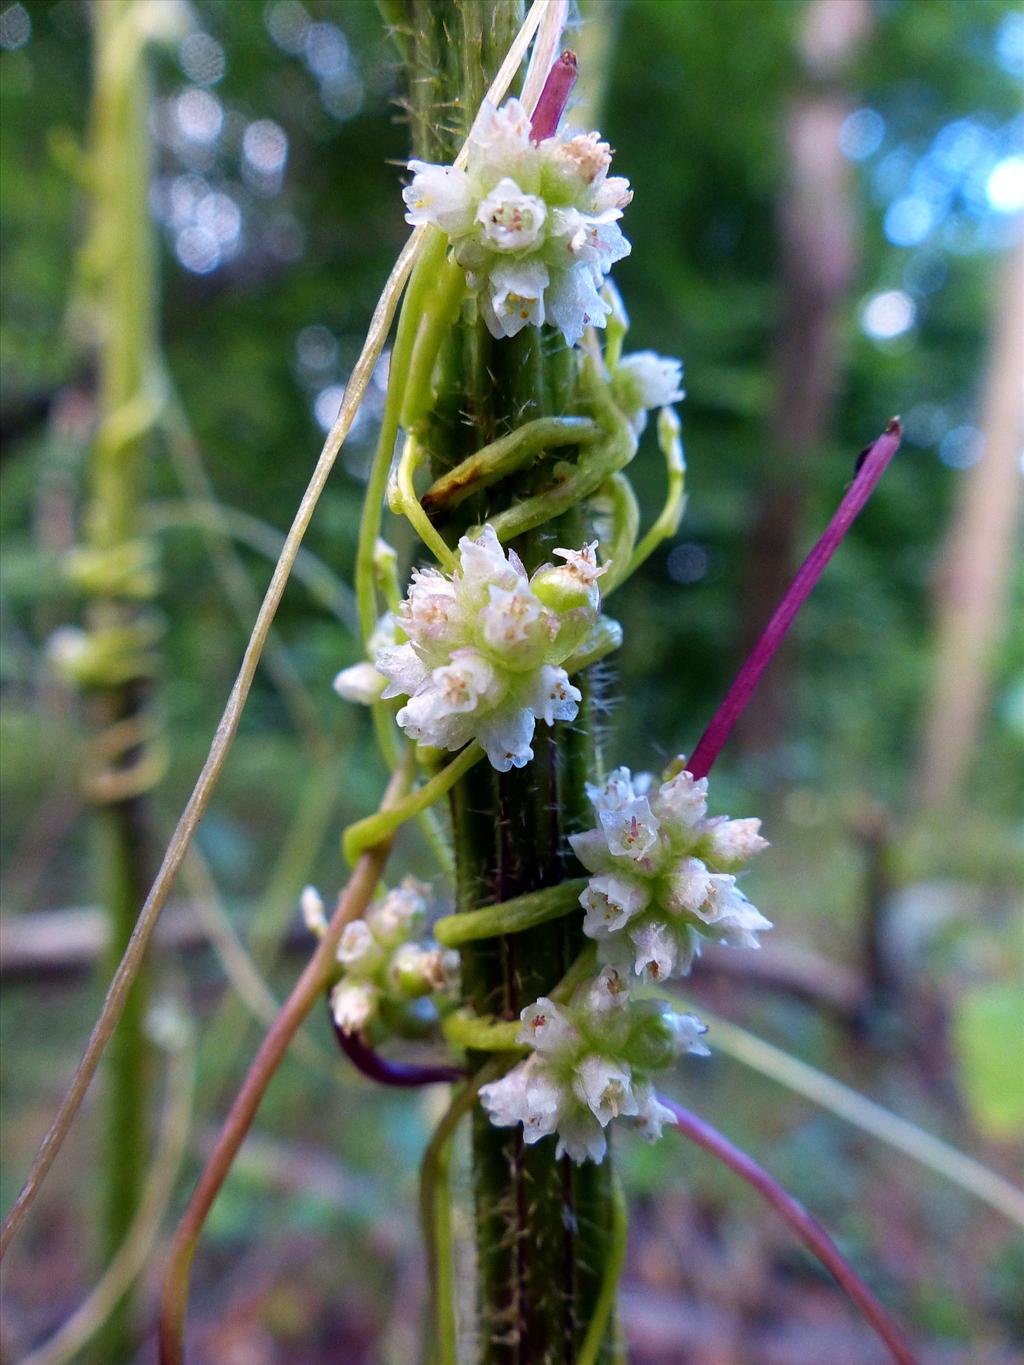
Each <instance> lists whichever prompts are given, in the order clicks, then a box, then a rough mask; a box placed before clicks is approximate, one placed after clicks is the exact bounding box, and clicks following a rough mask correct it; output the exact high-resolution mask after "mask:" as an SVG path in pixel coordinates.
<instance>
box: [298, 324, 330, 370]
mask: <svg viewBox="0 0 1024 1365" xmlns="http://www.w3.org/2000/svg"><path fill="white" fill-rule="evenodd" d="M295 358H296V360H297V361H298V363H299V368H300V369H302V370H305V371H307V372H309V373H311V374H323V372H324V371H325V370H330V369H332V368H333V367H334V366H335V365H336V364H337V363H338V342H337V339H336V338H335V336H334V333H333V332H331V331H330V329H329V328H327V327H324V326H323V324H322V323H319V322H314V323H311V324H310V325H309V326H308V327H303V329H302V331H301V332H300V333H299V334H298V336H297V337H296V338H295Z"/></svg>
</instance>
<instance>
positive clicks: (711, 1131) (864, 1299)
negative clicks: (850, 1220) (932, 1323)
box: [658, 1095, 917, 1365]
mask: <svg viewBox="0 0 1024 1365" xmlns="http://www.w3.org/2000/svg"><path fill="white" fill-rule="evenodd" d="M658 1098H659V1100H660V1101H661V1103H662V1104H664V1105H665V1106H666V1107H667V1108H668V1109H670V1110H671V1111H672V1114H673V1117H674V1118H675V1124H676V1127H677V1128H678V1129H679V1131H680V1132H681V1133H682V1134H683V1136H684V1137H687V1138H689V1139H690V1141H691V1142H695V1143H696V1144H697V1146H698V1147H703V1149H704V1151H705V1152H709V1153H710V1154H711V1155H712V1156H713V1157H716V1158H717V1159H718V1160H719V1161H721V1162H722V1163H723V1164H724V1165H726V1166H728V1167H729V1169H730V1170H731V1171H735V1173H736V1174H737V1175H738V1176H739V1177H740V1179H741V1180H745V1181H746V1182H747V1184H748V1185H750V1186H751V1187H752V1188H753V1189H755V1190H756V1191H757V1193H758V1194H759V1195H760V1196H761V1198H762V1199H764V1200H765V1201H766V1202H767V1203H769V1204H771V1206H772V1208H773V1209H775V1211H776V1212H777V1213H779V1214H781V1215H782V1217H783V1218H784V1219H785V1220H786V1222H787V1223H788V1224H789V1226H790V1227H791V1228H792V1229H793V1231H794V1232H795V1233H796V1235H797V1236H798V1237H799V1238H800V1240H801V1241H802V1242H803V1244H804V1245H805V1246H806V1247H807V1249H808V1250H809V1251H810V1252H811V1253H812V1254H813V1255H814V1256H817V1258H818V1260H819V1261H821V1263H822V1265H824V1266H825V1267H826V1269H827V1270H828V1271H829V1272H830V1273H831V1274H832V1275H834V1276H835V1278H836V1280H837V1282H838V1283H839V1285H840V1286H841V1287H842V1288H843V1289H844V1290H845V1291H846V1293H847V1294H848V1295H849V1296H850V1298H851V1299H852V1300H853V1302H854V1303H855V1304H856V1306H857V1308H858V1309H859V1310H860V1312H861V1313H862V1314H863V1316H864V1318H865V1320H866V1321H867V1322H868V1324H869V1325H870V1326H871V1328H872V1330H873V1331H874V1332H875V1333H876V1334H877V1335H878V1337H879V1338H880V1339H881V1340H882V1341H884V1342H885V1344H886V1346H887V1347H888V1349H889V1352H890V1354H891V1355H892V1358H893V1360H895V1361H896V1362H897V1365H917V1356H916V1355H915V1354H914V1352H913V1350H912V1349H911V1348H910V1346H909V1344H908V1343H907V1341H906V1339H905V1338H904V1336H903V1333H902V1332H901V1331H900V1329H899V1327H897V1325H896V1323H895V1322H893V1320H892V1318H890V1317H889V1315H888V1313H887V1312H886V1311H885V1309H884V1308H883V1307H882V1305H881V1304H880V1303H879V1302H878V1300H877V1299H876V1298H875V1296H874V1294H872V1292H871V1290H870V1289H869V1288H868V1287H867V1285H866V1284H865V1283H864V1281H863V1280H862V1279H861V1278H860V1276H859V1275H858V1274H857V1272H856V1271H855V1270H854V1269H853V1267H852V1266H851V1265H850V1264H849V1262H848V1261H847V1260H846V1259H845V1258H844V1257H843V1254H842V1252H841V1251H840V1250H839V1248H838V1247H837V1246H836V1244H835V1242H833V1240H832V1238H831V1237H830V1236H829V1235H828V1233H827V1232H826V1231H825V1229H824V1228H823V1227H822V1226H821V1224H820V1223H819V1222H818V1220H817V1219H816V1218H813V1217H812V1216H811V1215H810V1214H809V1213H808V1212H807V1210H806V1209H805V1208H804V1206H803V1205H802V1204H801V1203H800V1201H799V1200H798V1199H794V1198H793V1196H792V1195H791V1194H789V1193H788V1192H787V1191H786V1190H784V1189H783V1188H782V1186H781V1185H780V1184H779V1183H778V1181H776V1180H774V1179H773V1178H772V1177H771V1176H770V1175H769V1174H768V1172H767V1171H766V1170H765V1169H764V1167H763V1166H760V1165H758V1163H757V1162H756V1161H755V1160H754V1159H753V1157H750V1156H747V1154H746V1152H742V1151H740V1149H739V1148H738V1147H735V1146H734V1145H733V1144H732V1143H731V1142H730V1141H729V1139H728V1138H727V1137H725V1136H724V1135H723V1134H722V1133H720V1132H719V1131H718V1130H717V1129H716V1128H712V1126H711V1124H710V1123H707V1122H705V1120H704V1119H702V1118H699V1117H698V1116H697V1115H696V1114H694V1113H691V1111H690V1110H689V1109H684V1108H683V1107H682V1105H679V1104H676V1103H675V1102H674V1101H673V1100H670V1099H666V1098H665V1096H664V1095H659V1096H658Z"/></svg>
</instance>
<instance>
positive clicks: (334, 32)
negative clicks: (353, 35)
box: [302, 23, 348, 80]
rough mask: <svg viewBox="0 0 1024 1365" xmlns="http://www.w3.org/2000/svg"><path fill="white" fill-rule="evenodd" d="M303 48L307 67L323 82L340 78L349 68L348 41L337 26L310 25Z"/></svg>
mask: <svg viewBox="0 0 1024 1365" xmlns="http://www.w3.org/2000/svg"><path fill="white" fill-rule="evenodd" d="M302 48H303V52H304V54H305V57H306V65H307V66H308V67H309V69H310V71H312V73H313V75H314V76H319V77H320V79H321V80H330V79H331V78H332V77H336V76H340V75H341V73H342V72H343V71H344V70H345V68H346V67H347V66H348V40H347V39H346V37H345V35H344V33H342V31H341V29H340V28H338V26H337V24H328V23H323V24H309V25H308V27H307V28H306V30H305V33H304V34H303V43H302Z"/></svg>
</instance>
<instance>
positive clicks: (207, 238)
mask: <svg viewBox="0 0 1024 1365" xmlns="http://www.w3.org/2000/svg"><path fill="white" fill-rule="evenodd" d="M174 251H175V254H176V256H177V257H178V260H179V261H180V262H181V264H182V265H183V266H184V267H185V269H186V270H190V271H191V272H192V274H193V275H209V273H210V271H211V270H216V269H217V267H218V266H219V265H220V246H219V244H218V242H217V238H216V237H215V236H214V235H213V233H212V232H210V231H208V230H207V229H206V228H202V227H187V228H183V229H182V230H181V232H179V233H178V236H177V238H176V239H175V242H174Z"/></svg>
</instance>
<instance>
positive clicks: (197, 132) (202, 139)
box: [174, 85, 224, 146]
mask: <svg viewBox="0 0 1024 1365" xmlns="http://www.w3.org/2000/svg"><path fill="white" fill-rule="evenodd" d="M174 117H175V119H176V121H177V124H178V128H179V129H180V130H181V134H182V136H183V137H185V138H187V139H188V141H189V142H197V143H199V145H200V146H208V145H209V144H210V143H211V142H216V141H217V139H218V138H219V137H220V130H221V129H222V128H223V127H224V109H223V107H222V106H221V102H220V100H219V99H218V98H217V96H216V95H211V94H210V92H209V90H201V89H200V88H199V87H198V86H195V85H193V86H190V87H189V89H188V90H183V91H182V92H181V94H180V95H179V96H178V98H177V100H176V101H175V104H174Z"/></svg>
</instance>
